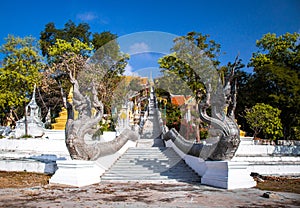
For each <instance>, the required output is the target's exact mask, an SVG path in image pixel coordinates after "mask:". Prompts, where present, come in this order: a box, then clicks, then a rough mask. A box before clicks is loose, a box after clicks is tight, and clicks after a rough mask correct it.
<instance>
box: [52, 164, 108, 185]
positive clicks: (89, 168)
mask: <svg viewBox="0 0 300 208" xmlns="http://www.w3.org/2000/svg"><path fill="white" fill-rule="evenodd" d="M56 162H57V166H58V170H57V171H56V172H55V174H54V175H53V176H52V177H51V179H50V181H49V183H50V184H63V185H70V186H76V187H81V186H87V185H91V184H95V183H99V182H100V176H101V175H102V174H103V172H104V170H103V169H101V168H100V167H98V166H97V165H96V164H95V162H94V161H84V160H59V161H56Z"/></svg>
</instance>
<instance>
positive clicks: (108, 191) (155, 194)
mask: <svg viewBox="0 0 300 208" xmlns="http://www.w3.org/2000/svg"><path fill="white" fill-rule="evenodd" d="M49 178H50V176H49V175H44V174H36V173H26V172H0V207H135V208H139V207H189V208H190V207H274V208H275V207H276V208H277V207H300V179H299V178H293V177H266V176H264V177H261V178H260V179H259V181H260V182H258V185H257V187H255V188H251V189H235V190H224V189H218V188H213V187H208V186H203V185H199V184H187V183H171V184H163V183H161V184H145V183H100V184H94V185H91V186H86V187H81V188H76V187H67V186H58V185H49V184H48V180H49ZM266 196H267V197H266Z"/></svg>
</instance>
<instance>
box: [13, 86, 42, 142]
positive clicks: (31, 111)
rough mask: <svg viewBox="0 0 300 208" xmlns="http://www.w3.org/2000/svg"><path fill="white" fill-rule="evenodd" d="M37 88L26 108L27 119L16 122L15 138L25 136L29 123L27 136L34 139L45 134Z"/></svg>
mask: <svg viewBox="0 0 300 208" xmlns="http://www.w3.org/2000/svg"><path fill="white" fill-rule="evenodd" d="M35 88H36V86H34V90H33V93H32V98H31V101H30V102H29V104H28V105H27V106H26V115H27V116H26V118H25V116H24V117H23V118H22V119H21V120H19V121H17V122H16V128H15V137H16V138H20V137H23V136H25V134H26V131H25V128H26V125H25V122H27V134H28V135H30V136H32V137H42V136H43V135H44V133H45V129H44V123H43V122H42V121H41V119H40V108H39V106H38V105H37V103H36V100H35Z"/></svg>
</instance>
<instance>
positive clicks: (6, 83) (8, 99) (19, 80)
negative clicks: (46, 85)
mask: <svg viewBox="0 0 300 208" xmlns="http://www.w3.org/2000/svg"><path fill="white" fill-rule="evenodd" d="M0 52H1V53H3V54H4V60H3V63H2V67H1V68H0V75H1V76H0V108H1V112H7V111H9V110H10V109H11V108H15V109H16V110H18V108H19V107H21V106H23V107H25V106H24V105H25V103H26V102H27V100H28V98H29V96H31V93H32V91H33V87H34V85H35V84H39V82H40V80H41V74H40V70H42V69H43V68H44V64H43V62H42V57H41V56H40V55H39V49H38V44H37V42H36V41H35V39H34V38H32V37H24V38H20V37H15V36H12V35H9V36H8V37H7V38H6V43H4V44H3V45H2V46H1V49H0ZM19 112H20V113H21V114H23V112H22V111H21V110H19ZM1 116H3V114H2V115H1Z"/></svg>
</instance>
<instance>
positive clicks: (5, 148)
mask: <svg viewBox="0 0 300 208" xmlns="http://www.w3.org/2000/svg"><path fill="white" fill-rule="evenodd" d="M0 152H7V153H8V152H10V153H20V154H21V153H24V154H26V153H28V154H30V155H36V154H54V155H56V156H57V157H61V156H63V157H65V156H68V155H69V152H68V149H67V146H66V143H65V140H61V139H57V140H54V139H45V138H35V139H32V138H28V139H8V138H4V139H0Z"/></svg>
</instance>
